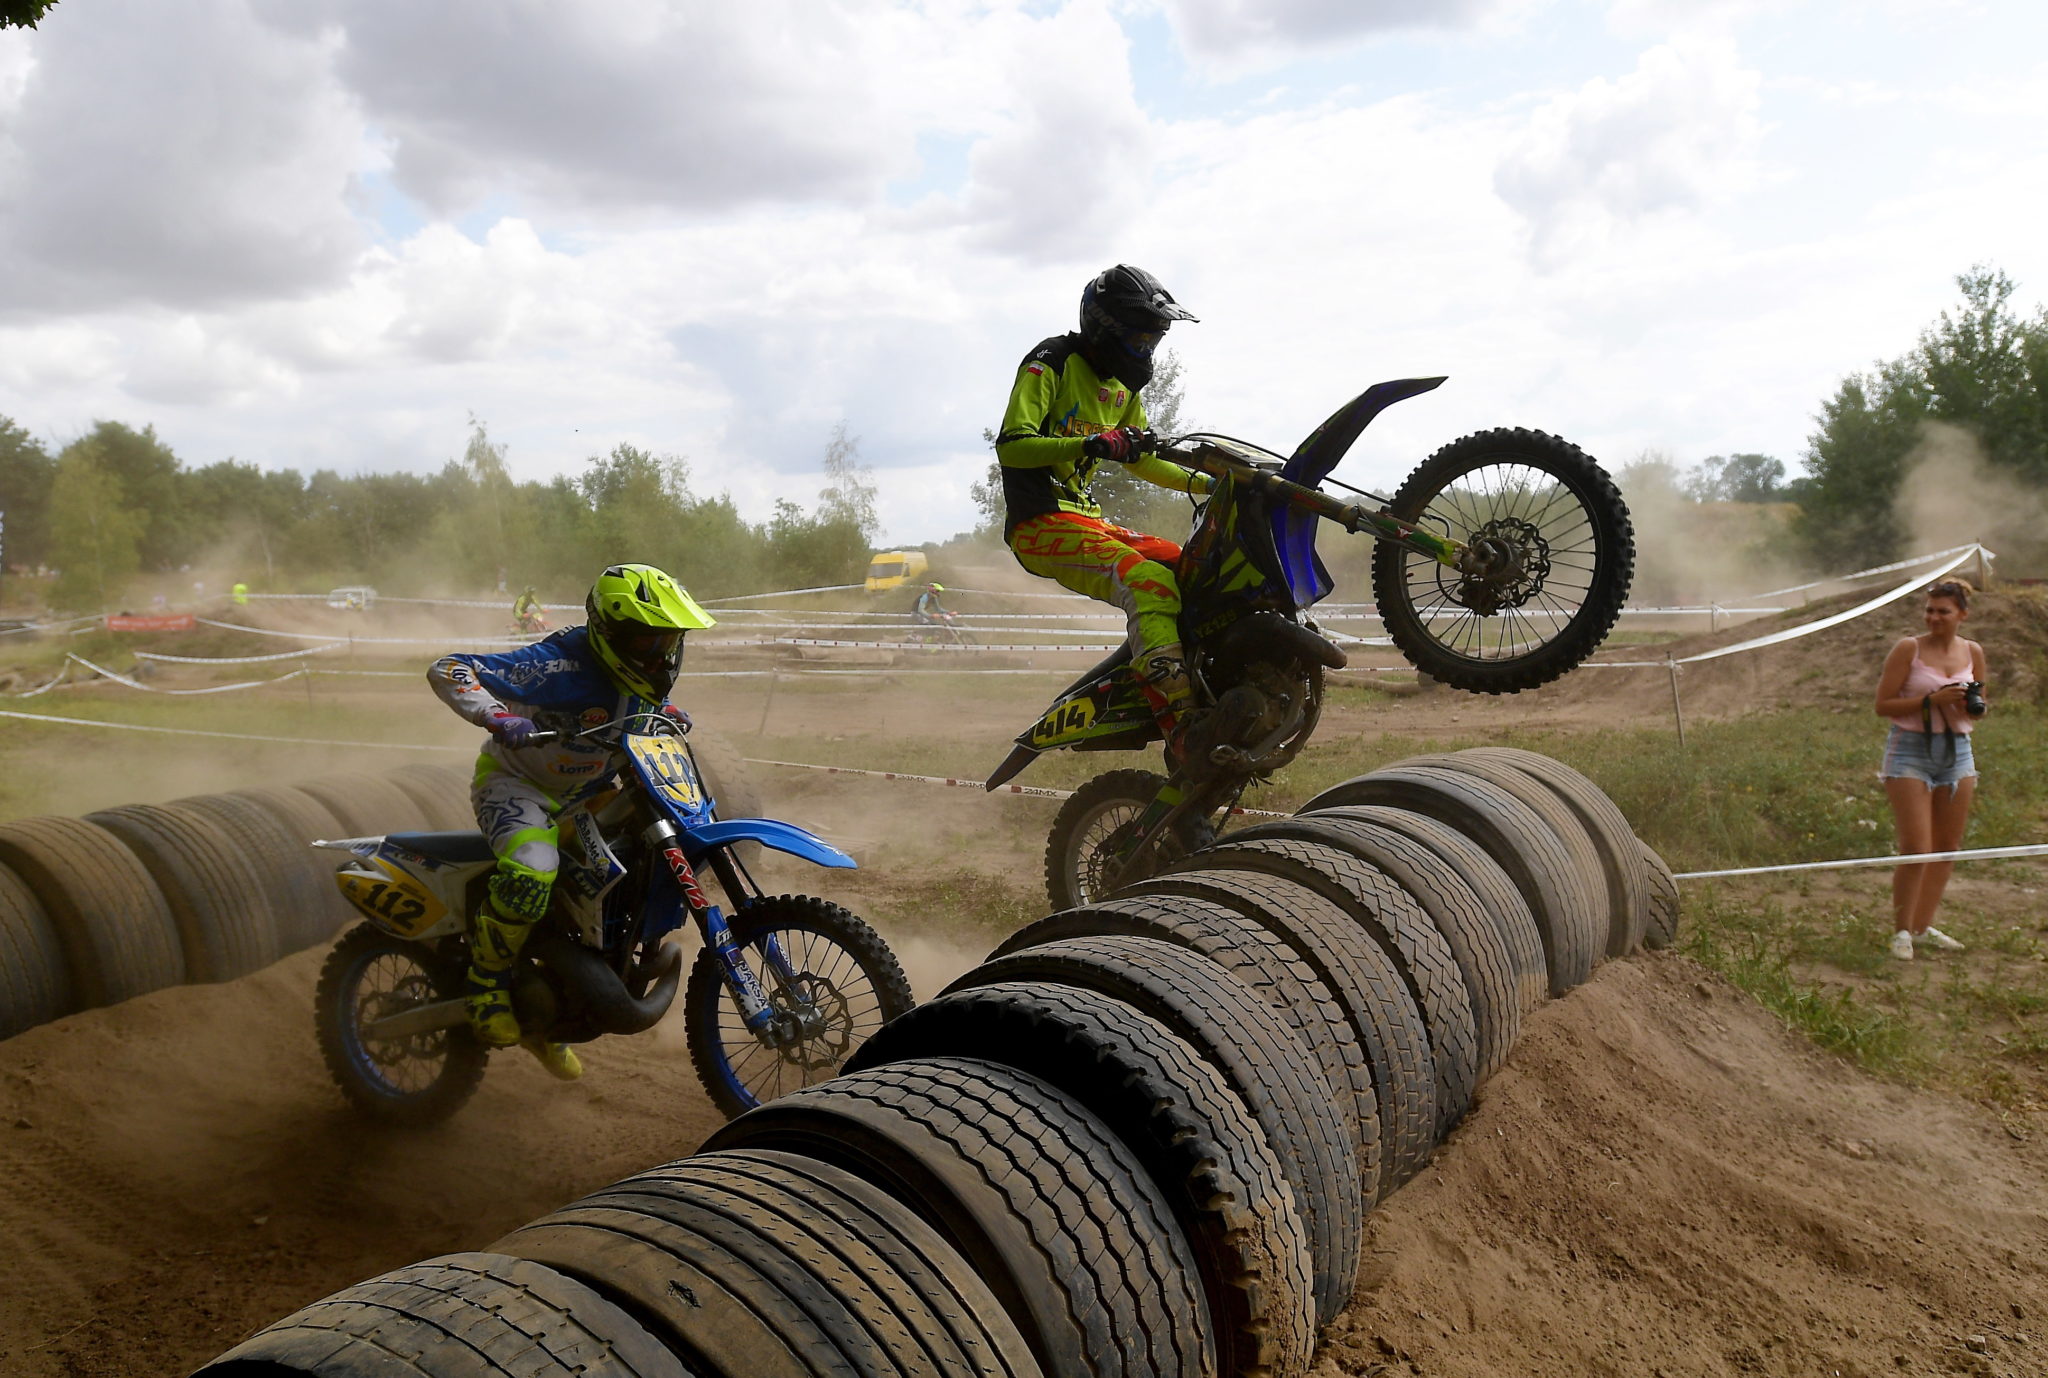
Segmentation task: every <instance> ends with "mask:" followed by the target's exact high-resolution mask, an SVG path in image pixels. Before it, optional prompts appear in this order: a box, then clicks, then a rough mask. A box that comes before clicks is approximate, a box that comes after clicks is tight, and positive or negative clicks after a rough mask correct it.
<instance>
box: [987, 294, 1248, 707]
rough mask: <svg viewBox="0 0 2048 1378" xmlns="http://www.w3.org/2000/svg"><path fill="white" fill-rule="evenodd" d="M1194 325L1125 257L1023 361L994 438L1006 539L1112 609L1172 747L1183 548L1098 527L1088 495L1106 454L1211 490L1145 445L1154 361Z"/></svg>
mask: <svg viewBox="0 0 2048 1378" xmlns="http://www.w3.org/2000/svg"><path fill="white" fill-rule="evenodd" d="M1194 319H1195V317H1194V316H1193V315H1192V314H1191V313H1190V312H1189V311H1188V310H1187V309H1186V308H1185V307H1183V306H1181V305H1180V304H1179V303H1178V302H1176V301H1174V299H1173V296H1172V294H1171V293H1169V292H1168V291H1167V290H1166V289H1165V288H1164V287H1162V286H1160V284H1159V279H1157V278H1155V277H1153V276H1152V275H1151V274H1150V273H1148V272H1146V271H1145V270H1144V269H1142V268H1133V267H1131V266H1130V265H1129V264H1123V263H1120V264H1118V265H1117V266H1116V267H1114V268H1110V269H1106V270H1105V271H1103V272H1101V273H1098V274H1097V275H1096V276H1095V277H1094V278H1093V279H1092V280H1091V281H1090V282H1089V283H1088V286H1087V287H1086V288H1085V289H1084V290H1083V291H1082V293H1081V328H1080V330H1079V331H1078V332H1070V333H1068V334H1065V335H1055V336H1054V337H1053V338H1051V339H1049V340H1045V341H1042V342H1041V343H1040V344H1039V345H1038V346H1037V347H1036V348H1034V349H1033V350H1032V351H1031V352H1030V353H1029V354H1028V355H1026V356H1025V358H1024V362H1023V363H1022V364H1021V365H1020V366H1019V367H1018V371H1017V380H1016V382H1015V383H1014V384H1013V385H1012V386H1011V388H1010V405H1009V407H1008V409H1007V410H1006V411H1004V413H1003V425H1002V429H1001V431H1000V432H998V433H997V435H996V459H997V460H998V461H999V462H1000V463H1001V465H1002V471H1003V506H1004V520H1003V531H1004V538H1005V539H1006V540H1007V541H1008V542H1009V544H1010V550H1011V552H1012V553H1013V554H1015V555H1016V557H1017V563H1018V564H1020V565H1022V566H1024V568H1026V569H1028V570H1030V571H1031V572H1032V573H1033V574H1038V575H1043V576H1044V577H1046V578H1048V579H1054V580H1057V581H1058V582H1059V583H1060V584H1061V585H1063V586H1064V587H1066V588H1070V589H1072V590H1074V592H1076V593H1085V594H1087V595H1088V596H1089V597H1090V598H1097V599H1100V600H1102V601H1103V602H1105V603H1112V604H1114V605H1116V606H1117V607H1119V608H1121V609H1122V610H1123V613H1124V617H1125V619H1126V621H1127V625H1128V635H1129V637H1130V643H1131V651H1132V656H1131V663H1132V667H1133V669H1134V670H1135V671H1136V673H1137V677H1138V685H1139V688H1140V690H1141V691H1142V692H1143V694H1144V695H1145V700H1146V702H1147V703H1148V704H1149V705H1150V706H1151V709H1152V713H1153V716H1154V717H1155V718H1157V719H1158V722H1159V728H1160V731H1161V733H1162V734H1163V735H1164V736H1165V737H1166V740H1167V741H1168V743H1169V744H1177V743H1178V741H1179V733H1180V731H1181V729H1182V728H1183V727H1184V726H1185V724H1184V723H1183V722H1182V717H1183V715H1184V713H1185V710H1186V708H1187V704H1188V699H1189V697H1190V696H1191V694H1192V693H1193V688H1192V686H1191V685H1190V684H1189V682H1188V674H1187V666H1186V664H1185V663H1184V658H1183V654H1182V651H1181V645H1180V626H1179V619H1180V585H1179V583H1178V582H1177V581H1176V579H1175V576H1174V565H1175V563H1176V562H1177V561H1178V560H1179V559H1180V547H1179V546H1178V545H1176V544H1175V543H1174V542H1172V541H1168V540H1163V539H1161V538H1160V537H1158V536H1147V535H1144V534H1143V533H1141V532H1137V531H1129V530H1126V529H1125V528H1123V527H1121V526H1116V525H1114V524H1112V523H1111V522H1108V521H1105V520H1104V519H1103V515H1102V508H1101V507H1100V506H1099V505H1098V504H1097V503H1096V501H1095V499H1094V497H1093V496H1092V495H1091V494H1090V493H1089V485H1090V484H1091V483H1092V481H1093V480H1094V477H1095V473H1096V466H1098V465H1099V464H1101V463H1103V462H1104V461H1105V460H1108V461H1113V462H1115V463H1119V464H1125V465H1128V466H1129V467H1130V470H1131V472H1132V473H1134V474H1136V475H1137V476H1138V477H1139V478H1142V479H1144V480H1146V481H1147V482H1150V483H1156V484H1158V485H1159V486H1160V487H1162V488H1171V489H1174V490H1175V491H1177V492H1183V493H1187V492H1193V493H1207V492H1208V491H1209V478H1208V476H1207V475H1206V474H1197V473H1193V472H1191V471H1189V470H1187V469H1184V468H1182V467H1181V466H1180V465H1178V464H1175V463H1173V462H1172V461H1170V460H1167V459H1163V458H1161V457H1160V456H1158V455H1157V454H1152V453H1149V452H1147V451H1146V450H1145V448H1144V441H1145V430H1146V422H1145V408H1144V405H1143V403H1141V402H1140V401H1139V400H1138V393H1139V391H1140V390H1141V389H1143V388H1144V386H1145V384H1147V383H1149V382H1151V381H1152V354H1153V351H1154V350H1156V349H1157V348H1158V347H1159V341H1160V339H1161V337H1162V336H1164V335H1165V334H1166V331H1167V328H1168V327H1169V326H1171V325H1172V324H1173V323H1174V322H1175V321H1191V320H1194Z"/></svg>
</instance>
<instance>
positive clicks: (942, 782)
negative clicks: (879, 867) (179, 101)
mask: <svg viewBox="0 0 2048 1378" xmlns="http://www.w3.org/2000/svg"><path fill="white" fill-rule="evenodd" d="M746 762H747V764H748V765H750V766H781V767H782V768H783V769H785V770H815V771H819V772H821V773H822V774H825V775H864V776H867V777H868V778H869V779H872V780H903V781H907V782H908V783H910V784H913V785H939V786H943V787H946V788H950V789H971V790H979V791H981V792H982V793H984V794H1027V795H1030V796H1031V797H1032V798H1034V799H1071V798H1073V797H1074V791H1072V790H1070V789H1046V788H1044V787H1043V786H1040V785H997V786H996V787H995V788H994V789H993V790H991V789H988V788H987V787H986V786H984V785H983V783H982V782H981V781H979V780H959V779H955V778H954V777H952V776H950V775H907V774H905V773H904V772H902V771H899V770H860V769H857V768H856V767H853V766H819V765H812V764H811V763H809V762H808V761H768V760H760V759H757V758H755V757H752V756H749V757H747V758H746ZM1231 813H1232V814H1242V815H1244V816H1245V817H1248V818H1291V817H1293V815H1292V814H1286V813H1274V812H1272V811H1270V810H1268V809H1232V810H1231Z"/></svg>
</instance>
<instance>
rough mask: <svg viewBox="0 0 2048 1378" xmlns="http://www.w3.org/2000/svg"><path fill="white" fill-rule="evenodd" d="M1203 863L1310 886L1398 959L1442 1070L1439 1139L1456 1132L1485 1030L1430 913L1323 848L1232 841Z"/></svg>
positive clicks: (1390, 883) (1363, 864) (1384, 879)
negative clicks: (1481, 1034)
mask: <svg viewBox="0 0 2048 1378" xmlns="http://www.w3.org/2000/svg"><path fill="white" fill-rule="evenodd" d="M1200 857H1201V860H1202V863H1203V864H1204V865H1208V866H1227V867H1231V868H1233V869H1241V870H1247V871H1263V872H1265V873H1267V874H1269V875H1274V876H1278V877H1280V878H1281V879H1283V880H1291V881H1293V882H1295V883H1296V884H1298V885H1304V886H1307V887H1308V888H1309V889H1311V890H1314V891H1315V892H1316V893H1317V894H1319V895H1321V896H1322V897H1323V898H1324V899H1326V900H1329V901H1330V902H1332V903H1333V904H1335V905H1336V906H1337V907H1338V908H1339V909H1342V910H1343V911H1344V912H1345V913H1346V914H1347V915H1349V916H1350V918H1351V920H1352V921H1353V922H1354V923H1356V924H1357V925H1358V926H1359V927H1360V928H1361V929H1363V930H1364V931H1365V935H1366V936H1367V937H1368V938H1369V939H1371V940H1372V941H1373V942H1374V943H1375V944H1377V945H1378V947H1379V949H1380V950H1381V951H1382V952H1384V953H1385V954H1386V955H1387V956H1388V957H1390V958H1392V959H1393V963H1394V967H1395V969H1396V970H1397V971H1399V972H1400V974H1401V979H1402V981H1403V982H1404V983H1406V985H1407V987H1408V997H1409V999H1411V1000H1413V1001H1414V1002H1415V1008H1416V1010H1417V1012H1418V1013H1420V1014H1421V1016H1422V1025H1423V1028H1424V1029H1425V1030H1426V1031H1427V1032H1428V1034H1429V1051H1430V1057H1431V1060H1432V1061H1433V1062H1434V1064H1435V1067H1436V1137H1437V1138H1439V1139H1441V1138H1442V1137H1443V1136H1444V1135H1446V1134H1448V1133H1450V1131H1451V1128H1452V1126H1454V1125H1456V1124H1457V1123H1458V1121H1460V1120H1462V1119H1464V1118H1465V1113H1466V1112H1467V1111H1468V1110H1470V1109H1471V1108H1472V1097H1473V1095H1474V1093H1475V1092H1476V1091H1477V1090H1478V1088H1479V1026H1478V1021H1477V1020H1475V1019H1474V1018H1473V1014H1472V993H1471V991H1470V990H1468V989H1467V988H1466V986H1465V975H1464V973H1463V972H1462V971H1460V970H1459V968H1458V959H1457V956H1456V955H1455V954H1454V953H1453V952H1452V951H1451V945H1450V942H1449V941H1448V940H1447V939H1446V938H1445V937H1444V935H1443V934H1442V932H1440V931H1439V930H1438V929H1437V926H1436V924H1435V922H1434V921H1433V920H1431V918H1430V917H1429V911H1428V910H1426V909H1424V908H1423V907H1422V906H1421V905H1420V904H1417V903H1416V902H1415V900H1414V898H1413V897H1411V896H1410V895H1409V894H1408V892H1407V891H1406V890H1404V889H1402V888H1401V884H1400V882H1398V881H1396V880H1395V879H1394V878H1393V877H1392V876H1390V875H1388V874H1386V872H1384V871H1382V870H1380V869H1379V868H1378V867H1376V866H1374V865H1372V864H1371V863H1370V862H1367V861H1365V860H1364V859H1362V858H1361V857H1359V856H1357V855H1355V854H1354V853H1352V852H1348V851H1345V850H1344V849H1343V848H1341V847H1332V846H1329V845H1327V844H1325V843H1321V842H1310V841H1303V840H1301V839H1298V838H1279V837H1270V838H1254V839H1250V840H1244V839H1241V838H1239V837H1230V838H1226V839H1224V841H1223V842H1222V843H1221V844H1219V845H1217V846H1215V847H1212V848H1210V849H1209V850H1207V851H1205V852H1203V853H1201V854H1200ZM1187 866H1188V864H1187V863H1183V866H1182V868H1181V869H1187Z"/></svg>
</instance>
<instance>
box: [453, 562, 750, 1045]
mask: <svg viewBox="0 0 2048 1378" xmlns="http://www.w3.org/2000/svg"><path fill="white" fill-rule="evenodd" d="M586 607H587V608H588V610H589V620H588V622H587V624H586V625H585V626H581V627H564V628H562V629H561V630H560V631H557V632H555V633H553V634H552V635H550V636H548V637H545V638H543V639H542V640H540V641H537V642H535V643H534V644H533V645H531V646H522V647H520V648H519V649H518V650H515V651H504V652H500V653H496V654H492V655H466V654H455V655H446V656H443V657H441V658H440V659H439V660H437V661H435V662H434V664H433V667H432V668H431V669H429V670H428V671H427V682H428V683H429V684H431V685H432V686H433V689H434V692H435V693H436V694H438V695H439V696H440V697H441V701H442V702H443V703H446V704H447V705H448V706H449V707H450V708H452V709H454V710H455V711H456V712H457V713H459V714H460V715H461V716H463V717H464V718H466V719H468V720H469V721H470V722H473V723H475V724H476V725H477V726H478V727H481V728H484V729H485V730H486V731H488V732H489V733H490V734H491V739H490V740H489V741H488V742H486V743H485V744H484V748H483V752H482V754H481V755H479V756H478V757H477V763H476V775H475V778H474V780H473V781H472V783H471V785H470V801H471V803H472V804H473V805H474V806H475V808H476V816H477V825H478V826H479V827H480V828H481V829H482V830H483V833H484V836H485V837H487V838H489V839H490V843H491V850H492V851H493V852H495V853H496V854H497V858H498V866H497V869H496V870H495V871H494V872H492V874H491V878H490V881H489V895H488V898H487V900H486V902H485V904H484V907H483V909H482V910H481V911H479V912H478V913H477V914H476V915H474V916H473V917H472V918H471V920H470V937H471V942H470V966H469V974H468V977H467V980H466V981H465V984H464V992H463V998H464V1000H465V1001H466V1003H467V1005H468V1012H469V1022H470V1027H471V1028H472V1029H473V1030H475V1032H476V1036H477V1039H478V1041H479V1042H481V1043H483V1044H484V1045H485V1046H486V1047H491V1048H505V1047H510V1046H511V1045H512V1044H514V1043H519V1042H522V1039H521V1037H520V1030H519V1020H518V1017H517V1015H516V1014H514V1012H513V1008H512V973H513V967H514V964H515V963H516V962H517V961H518V958H519V951H520V949H521V948H522V947H524V946H525V944H526V938H527V935H528V934H529V933H531V932H532V931H533V926H534V924H535V923H537V922H539V920H540V919H541V917H542V916H543V915H545V914H546V913H547V909H548V896H549V892H550V891H551V889H552V888H553V886H554V883H555V873H556V869H557V867H558V865H559V859H560V853H559V850H558V842H559V833H558V831H557V824H556V818H557V816H558V815H559V814H560V813H561V811H562V810H563V809H564V808H565V807H567V806H568V805H570V804H572V803H574V802H576V801H577V800H579V799H582V798H585V797H587V796H589V795H592V794H595V793H597V792H598V791H599V790H601V789H603V788H604V786H605V785H606V784H607V783H609V782H610V780H611V778H612V776H613V774H615V773H616V772H617V770H618V768H619V767H620V766H621V765H622V764H623V763H624V761H625V755H624V753H623V752H621V751H619V750H617V749H616V748H615V747H612V746H605V745H600V744H598V743H595V742H591V741H579V740H575V739H574V738H573V737H572V736H571V735H570V734H572V733H576V732H581V731H585V730H587V729H589V728H592V727H598V726H602V725H603V724H605V723H609V722H616V721H618V719H619V718H621V717H622V716H625V715H627V714H632V713H661V714H664V715H666V716H668V717H670V718H674V719H675V720H676V721H677V722H679V723H680V724H681V725H682V726H683V727H684V728H685V729H687V728H688V727H689V723H690V718H689V715H688V714H687V713H685V712H683V710H682V709H680V708H677V707H676V706H675V705H673V704H671V703H669V702H668V695H669V690H670V689H672V688H673V687H674V686H675V679H676V672H677V670H678V668H679V667H680V666H681V664H682V658H683V634H684V633H685V632H688V631H692V630H696V629H700V628H704V627H709V626H713V625H714V623H713V620H712V618H711V615H710V614H709V613H707V612H705V611H704V609H702V608H700V607H698V606H697V604H696V602H695V601H694V600H692V599H691V597H690V595H689V594H688V593H687V592H685V591H684V589H683V588H682V586H681V585H679V584H677V583H676V581H675V580H673V579H671V578H670V577H669V576H668V575H666V574H664V573H662V572H661V571H660V570H658V569H656V568H654V566H652V565H613V566H612V567H611V568H609V569H607V570H606V571H605V572H604V573H603V574H600V575H599V576H598V577H597V582H596V583H595V584H594V585H592V586H591V590H590V597H589V599H588V600H587V603H586ZM543 730H552V731H557V732H560V733H561V734H562V735H561V737H559V738H558V739H556V740H554V741H550V742H539V743H536V742H534V741H532V738H533V735H534V733H536V732H539V731H543ZM523 1041H524V1042H525V1044H526V1046H527V1048H528V1049H529V1050H530V1051H531V1052H532V1053H533V1054H534V1056H535V1057H538V1058H539V1059H540V1060H541V1063H542V1065H543V1066H545V1067H546V1068H547V1069H548V1070H549V1071H550V1072H552V1073H554V1074H555V1075H556V1076H558V1077H561V1078H562V1079H563V1080H565V1081H572V1080H574V1079H575V1078H576V1077H579V1076H581V1075H582V1074H583V1067H582V1063H581V1062H580V1061H578V1059H577V1057H576V1054H575V1053H574V1052H573V1051H571V1050H570V1049H569V1047H568V1046H567V1045H565V1044H561V1043H544V1042H540V1041H538V1040H536V1039H527V1040H523Z"/></svg>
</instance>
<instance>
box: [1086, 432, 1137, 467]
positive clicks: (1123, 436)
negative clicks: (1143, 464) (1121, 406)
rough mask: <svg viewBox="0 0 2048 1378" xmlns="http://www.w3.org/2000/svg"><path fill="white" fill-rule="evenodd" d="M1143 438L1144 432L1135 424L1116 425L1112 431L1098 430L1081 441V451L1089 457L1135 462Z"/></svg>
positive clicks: (1127, 462) (1124, 462) (1120, 462)
mask: <svg viewBox="0 0 2048 1378" xmlns="http://www.w3.org/2000/svg"><path fill="white" fill-rule="evenodd" d="M1145 440H1146V435H1145V433H1144V432H1143V431H1141V430H1139V429H1138V428H1137V427H1136V426H1118V427H1117V428H1116V429H1115V430H1113V431H1100V432H1097V433H1096V434H1094V435H1091V436H1089V437H1088V438H1087V439H1086V440H1084V441H1082V442H1081V453H1082V454H1084V455H1086V456H1088V458H1090V459H1107V460H1113V461H1114V462H1116V463H1118V464H1135V463H1136V462H1137V460H1138V456H1139V455H1140V454H1142V453H1143V451H1144V446H1145Z"/></svg>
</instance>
